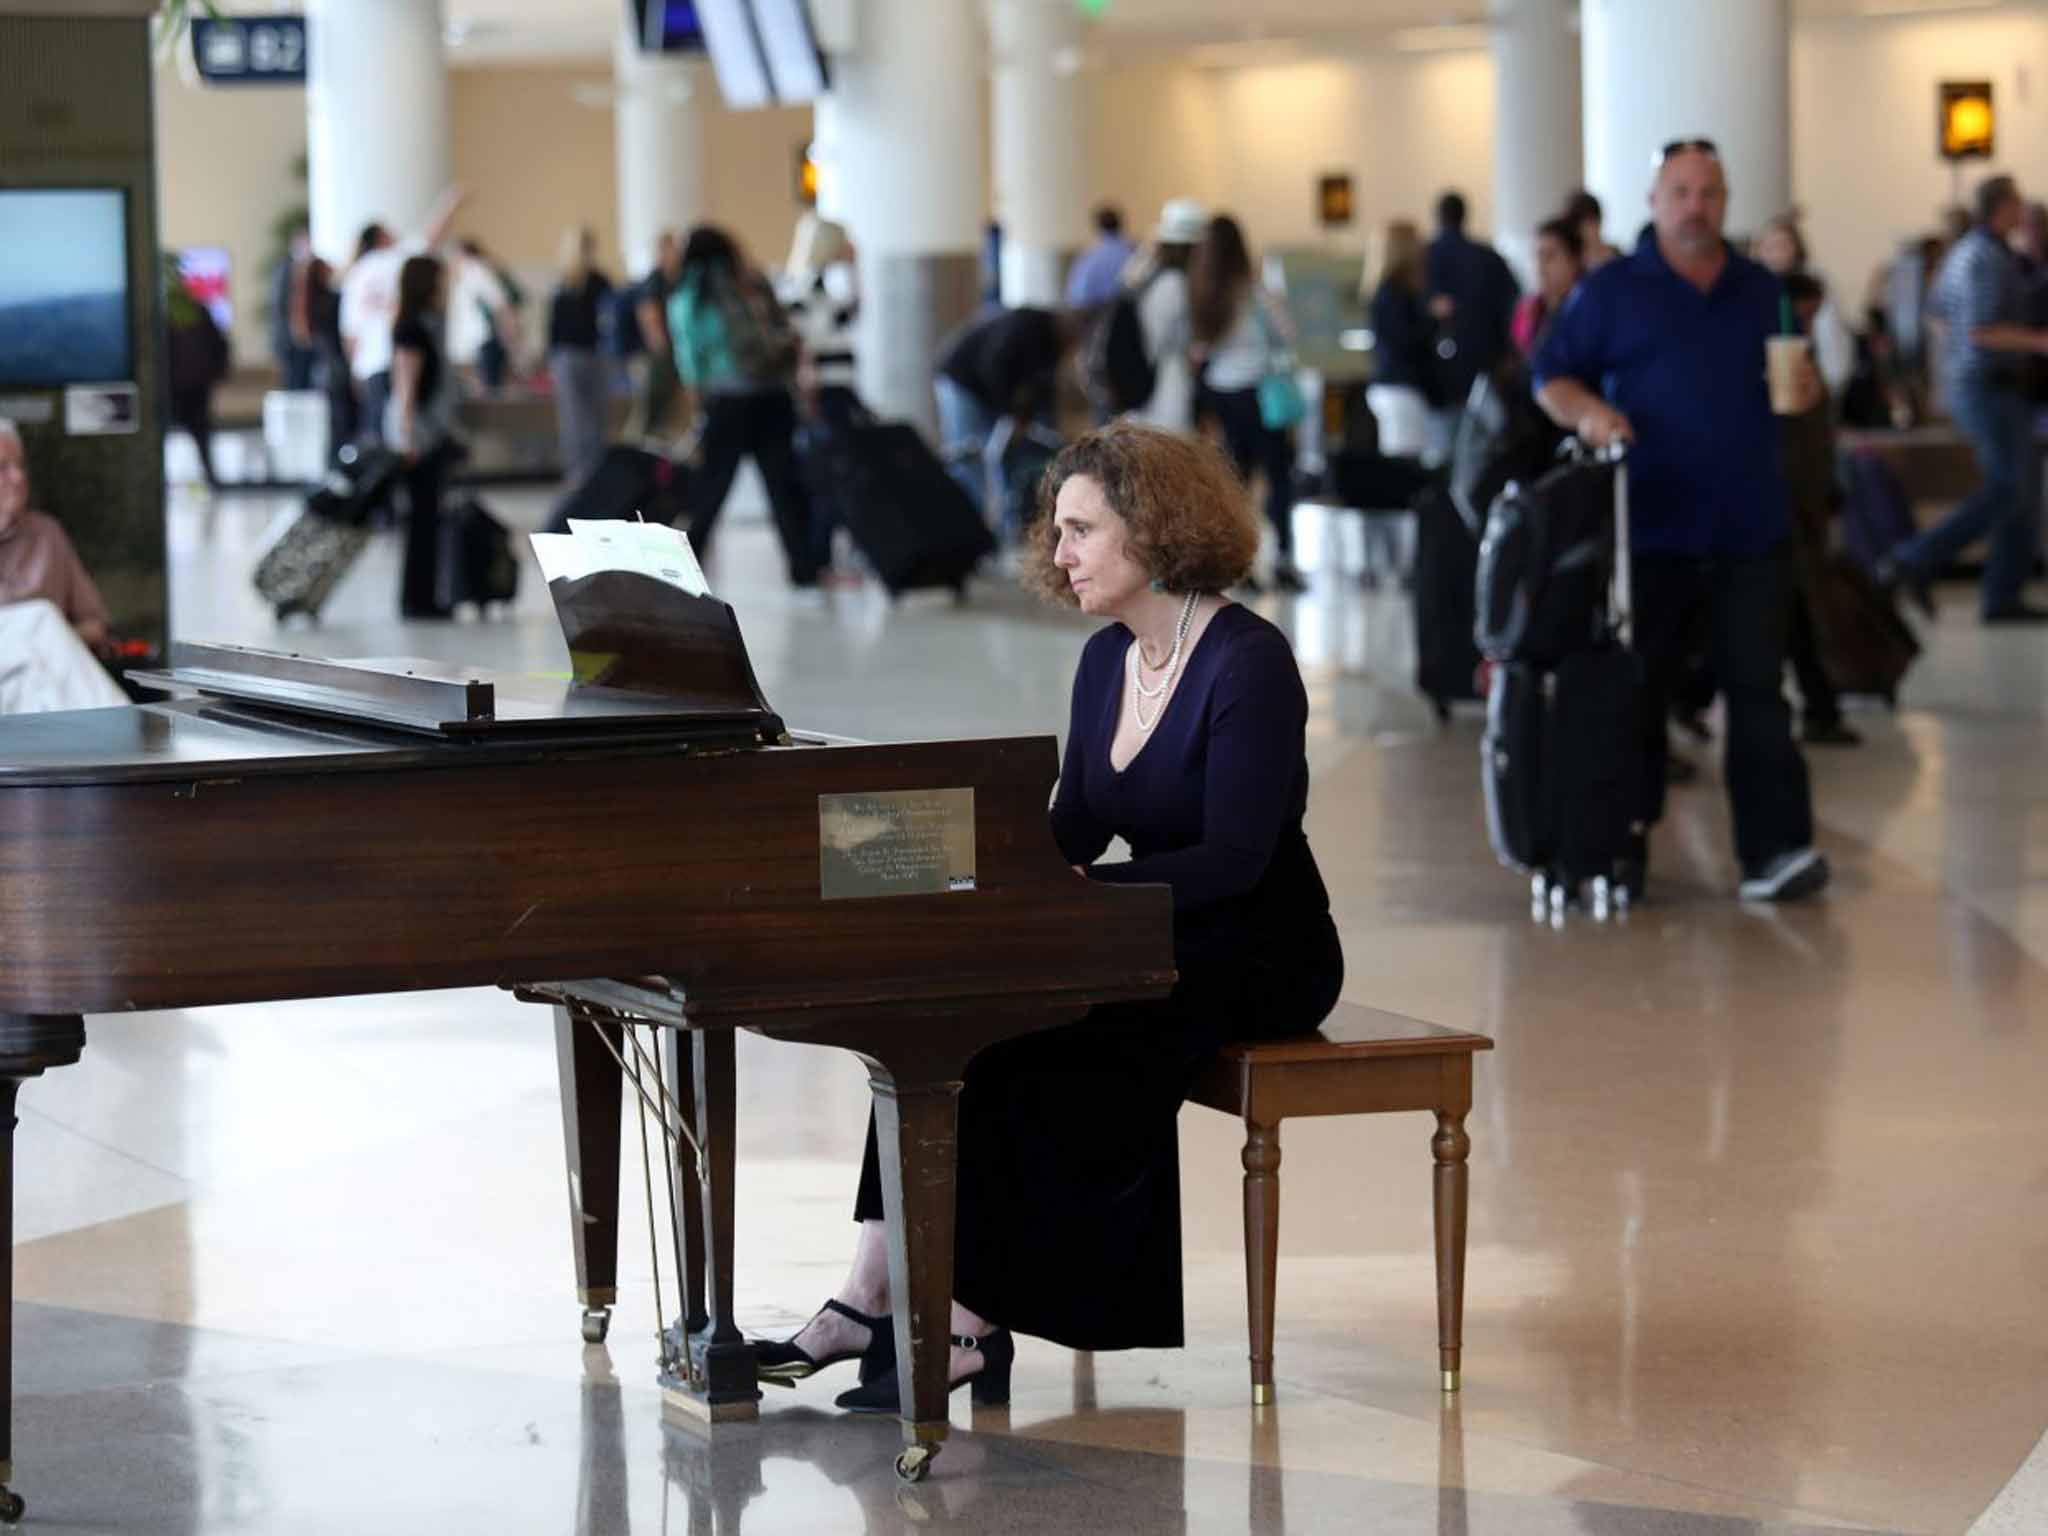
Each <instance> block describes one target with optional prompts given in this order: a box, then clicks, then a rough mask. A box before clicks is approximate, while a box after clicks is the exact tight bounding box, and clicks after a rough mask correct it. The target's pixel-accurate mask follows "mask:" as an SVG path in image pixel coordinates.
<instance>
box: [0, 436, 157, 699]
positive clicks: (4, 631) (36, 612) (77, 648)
mask: <svg viewBox="0 0 2048 1536" xmlns="http://www.w3.org/2000/svg"><path fill="white" fill-rule="evenodd" d="M110 641H111V634H110V632H109V629H108V626H107V605H106V604H105V603H104V602H102V601H101V600H100V591H99V588H98V587H96V586H94V585H93V581H92V577H90V576H89V575H87V574H86V570H85V566H84V565H83V564H82V563H80V561H79V558H78V552H77V551H76V550H74V549H73V548H72V547H71V540H70V539H68V538H66V537H65V536H64V529H63V528H62V527H61V526H60V525H59V524H58V522H57V520H56V519H55V518H53V517H48V516H45V515H44V514H43V513H41V512H33V511H30V510H29V504H28V463H27V459H26V455H25V454H24V453H23V451H22V442H21V433H20V431H19V430H18V429H17V428H16V427H15V425H14V423H13V422H11V421H8V420H7V419H6V418H5V417H0V715H18V714H28V713H30V712H32V711H35V710H45V709H96V708H100V707H102V706H105V705H113V704H126V703H127V702H128V697H127V695H126V694H124V693H122V692H121V690H120V689H119V688H118V687H116V686H115V684H114V680H113V679H112V678H111V677H109V676H108V675H107V672H106V669H105V668H104V667H102V666H101V665H100V663H99V660H98V656H99V655H100V654H104V653H105V652H106V651H107V649H108V647H109V644H110Z"/></svg>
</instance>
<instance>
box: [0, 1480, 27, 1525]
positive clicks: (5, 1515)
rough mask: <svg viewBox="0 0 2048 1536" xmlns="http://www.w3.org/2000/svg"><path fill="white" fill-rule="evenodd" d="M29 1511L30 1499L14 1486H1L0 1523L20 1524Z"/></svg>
mask: <svg viewBox="0 0 2048 1536" xmlns="http://www.w3.org/2000/svg"><path fill="white" fill-rule="evenodd" d="M27 1513H28V1501H27V1500H26V1499H24V1498H23V1497H22V1496H21V1495H20V1494H18V1493H16V1492H15V1491H14V1490H13V1489H12V1488H0V1525H19V1524H21V1517H22V1516H23V1515H25V1514H27Z"/></svg>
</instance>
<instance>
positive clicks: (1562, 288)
mask: <svg viewBox="0 0 2048 1536" xmlns="http://www.w3.org/2000/svg"><path fill="white" fill-rule="evenodd" d="M1585 249H1586V246H1585V241H1584V239H1583V237H1582V236H1581V235H1580V234H1579V230H1578V226H1577V225H1575V224H1573V223H1572V221H1571V220H1570V219H1568V218H1564V217H1562V216H1560V217H1558V218H1555V219H1547V220H1545V221H1544V222H1543V223H1542V224H1540V225H1538V226H1537V228H1536V291H1535V292H1534V293H1525V294H1523V295H1522V302H1521V303H1519V304H1517V305H1516V306H1515V323H1514V327H1513V334H1514V341H1515V350H1516V351H1517V352H1519V353H1520V354H1521V355H1522V356H1523V357H1524V358H1530V357H1534V356H1535V355H1536V349H1537V348H1538V347H1540V346H1542V345H1543V338H1544V337H1545V336H1547V335H1548V334H1549V333H1550V326H1551V323H1552V322H1553V321H1555V320H1556V319H1557V312H1558V311H1559V310H1560V309H1562V308H1564V301H1565V300H1566V299H1568V298H1570V297H1571V292H1572V290H1573V289H1574V288H1576V287H1578V285H1579V279H1580V278H1582V277H1584V276H1585V275H1586V263H1585Z"/></svg>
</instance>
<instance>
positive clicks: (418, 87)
mask: <svg viewBox="0 0 2048 1536" xmlns="http://www.w3.org/2000/svg"><path fill="white" fill-rule="evenodd" d="M441 23H442V15H441V0H307V5H306V33H307V36H306V70H307V73H306V182H307V190H308V194H309V198H310V201H311V204H312V228H313V246H314V249H316V250H318V251H319V252H320V254H321V255H323V256H325V257H327V258H328V259H329V260H330V261H331V260H335V259H337V258H342V259H346V258H347V257H350V256H353V255H354V254H355V242H356V236H357V234H358V233H359V232H360V231H361V230H362V227H363V226H364V225H365V224H367V223H369V222H370V221H371V220H373V219H375V220H378V221H380V222H382V223H384V224H387V225H389V226H390V227H391V228H392V230H393V231H394V232H396V233H397V234H398V235H399V236H400V237H401V238H402V237H403V236H405V235H407V234H409V233H411V232H413V231H416V230H418V229H419V228H420V227H421V226H422V225H423V224H424V223H425V222H426V217H427V213H428V210H429V209H431V208H432V207H433V206H434V200H435V199H436V198H437V197H439V196H440V194H441V192H442V190H443V189H444V188H446V187H447V185H448V183H449V180H450V179H451V178H450V172H449V151H448V66H447V62H446V58H445V56H444V53H443V43H442V37H441Z"/></svg>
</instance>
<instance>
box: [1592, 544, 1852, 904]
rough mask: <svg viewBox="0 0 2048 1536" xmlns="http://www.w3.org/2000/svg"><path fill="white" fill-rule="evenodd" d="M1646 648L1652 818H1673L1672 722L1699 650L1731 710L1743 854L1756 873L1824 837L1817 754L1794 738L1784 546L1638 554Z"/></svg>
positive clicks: (1637, 597)
mask: <svg viewBox="0 0 2048 1536" xmlns="http://www.w3.org/2000/svg"><path fill="white" fill-rule="evenodd" d="M1631 570H1632V573H1633V575H1634V592H1633V599H1634V609H1635V644H1636V649H1637V650H1638V651H1639V652H1640V653H1641V655H1642V658H1643V670H1644V673H1645V675H1646V678H1647V682H1648V686H1649V696H1648V698H1647V699H1646V700H1645V701H1644V703H1645V707H1644V710H1643V732H1644V734H1643V755H1644V773H1645V777H1644V780H1643V782H1644V783H1645V784H1646V785H1647V786H1648V787H1649V800H1650V803H1649V805H1648V807H1647V811H1648V818H1647V819H1649V820H1651V821H1656V820H1658V819H1659V818H1660V817H1662V816H1663V814H1664V769H1665V763H1666V760H1667V751H1666V746H1665V740H1664V721H1665V718H1666V716H1667V714H1668V712H1669V710H1670V705H1671V700H1672V697H1673V695H1674V692H1675V691H1676V690H1678V689H1679V687H1680V686H1681V684H1682V682H1683V680H1684V676H1685V672H1686V667H1687V663H1688V661H1689V660H1690V658H1691V655H1692V652H1693V646H1694V644H1695V643H1696V642H1699V641H1703V642H1704V644H1705V647H1706V655H1707V665H1708V667H1709V669H1710V671H1711V672H1712V674H1713V677H1714V680H1715V681H1716V682H1717V683H1718V684H1720V688H1721V695H1722V697H1723V698H1724V699H1725V700H1726V701H1727V706H1728V744H1727V754H1726V760H1725V764H1724V776H1725V778H1726V779H1727V784H1728V806H1729V810H1730V811H1731V812H1732V813H1733V816H1734V820H1735V853H1736V857H1737V858H1738V859H1739V860H1740V861H1741V864H1742V871H1743V873H1744V874H1745V875H1754V874H1757V873H1760V872H1761V871H1762V869H1763V868H1764V866H1765V865H1767V864H1769V863H1770V861H1771V860H1772V859H1774V858H1776V857H1777V856H1778V855H1779V854H1781V853H1786V852H1789V851H1790V850H1792V849H1794V848H1804V847H1806V846H1807V845H1808V844H1810V843H1811V842H1812V841H1813V798H1812V791H1811V789H1810V787H1809V785H1808V783H1807V777H1806V759H1805V758H1803V757H1801V756H1800V754H1799V748H1798V745H1797V744H1796V743H1795V742H1794V741H1793V739H1792V711H1791V708H1790V707H1789V706H1788V705H1787V704H1786V702H1785V677H1784V674H1785V644H1786V632H1787V629H1788V627H1789V625H1790V622H1791V611H1792V563H1791V560H1790V559H1789V557H1788V555H1787V551H1786V549H1785V547H1784V546H1780V547H1779V548H1777V549H1775V550H1772V551H1771V552H1769V553H1768V554H1763V555H1754V556H1745V557H1735V556H1715V557H1711V558H1696V557H1693V556H1688V555H1667V554H1658V553H1647V552H1645V553H1638V554H1637V555H1636V556H1635V558H1634V560H1633V562H1632V564H1631Z"/></svg>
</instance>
